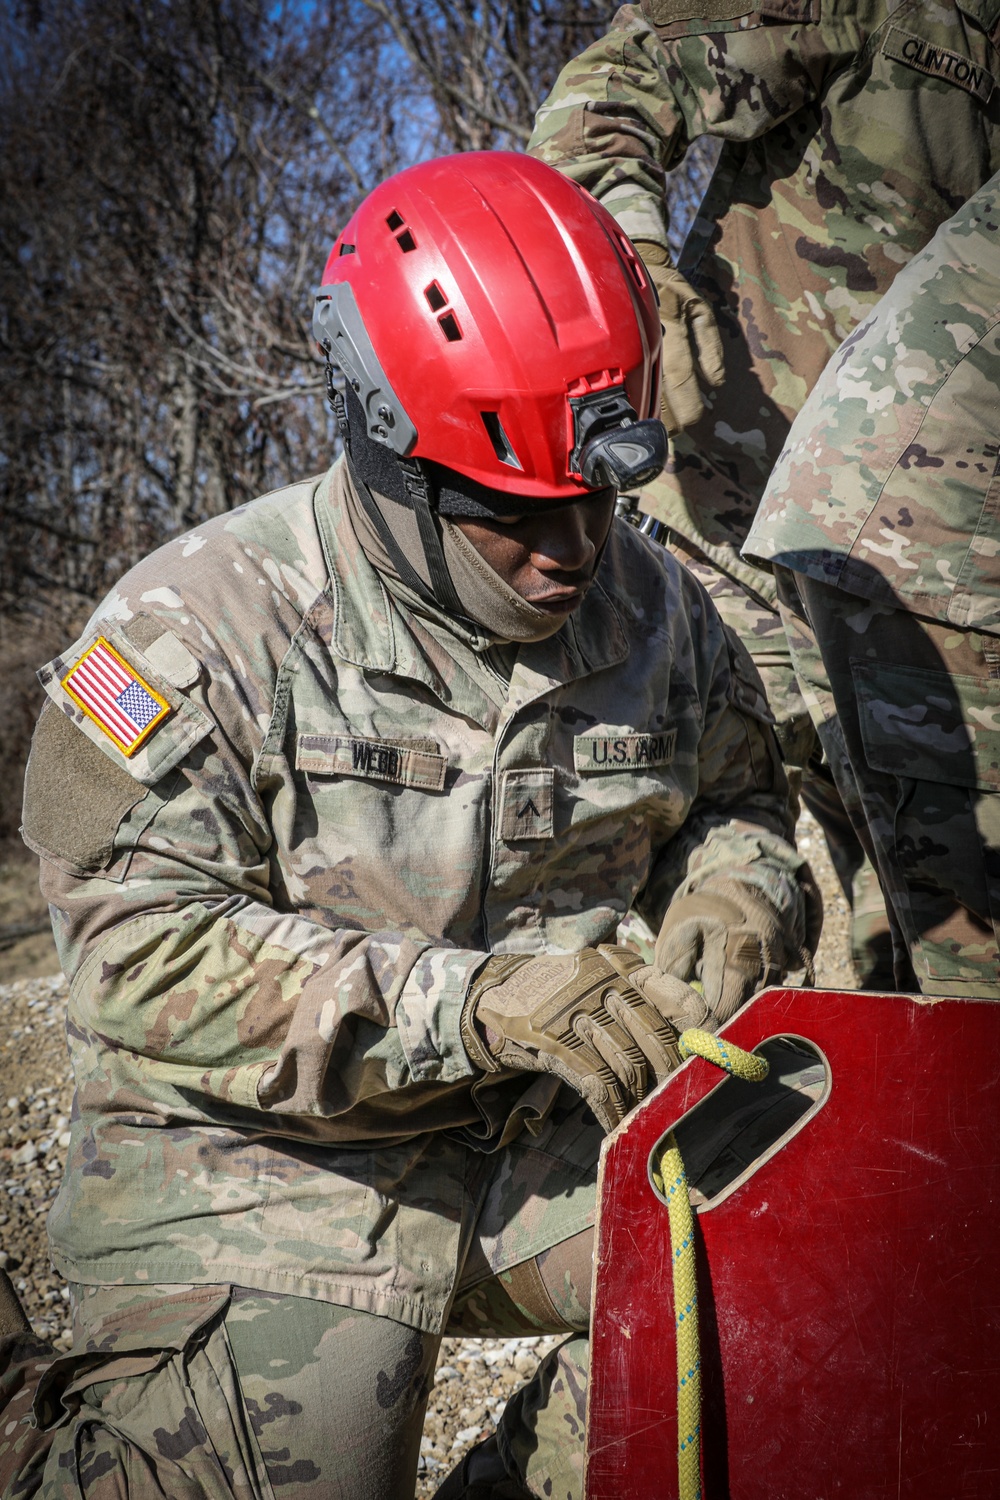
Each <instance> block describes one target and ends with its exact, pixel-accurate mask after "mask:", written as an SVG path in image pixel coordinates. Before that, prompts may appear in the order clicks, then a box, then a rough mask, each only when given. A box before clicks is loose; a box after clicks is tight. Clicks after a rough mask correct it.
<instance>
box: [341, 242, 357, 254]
mask: <svg viewBox="0 0 1000 1500" xmlns="http://www.w3.org/2000/svg"><path fill="white" fill-rule="evenodd" d="M356 248H357V247H356V246H354V245H348V244H347V242H346V241H345V242H344V244H343V245H341V247H340V249H339V251H338V252H337V253H338V255H354V254H355V252H356Z"/></svg>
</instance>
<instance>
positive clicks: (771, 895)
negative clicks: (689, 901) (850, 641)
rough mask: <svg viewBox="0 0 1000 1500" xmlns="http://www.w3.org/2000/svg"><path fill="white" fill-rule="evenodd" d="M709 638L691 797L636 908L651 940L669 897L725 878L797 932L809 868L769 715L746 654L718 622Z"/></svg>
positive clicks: (801, 926)
mask: <svg viewBox="0 0 1000 1500" xmlns="http://www.w3.org/2000/svg"><path fill="white" fill-rule="evenodd" d="M692 587H696V586H695V585H692ZM715 630H716V632H718V634H719V636H720V637H721V649H720V650H719V651H718V653H717V655H716V658H715V661H714V663H713V664H712V668H711V671H710V673H709V674H708V675H707V676H706V677H705V678H703V679H702V683H701V694H702V702H703V712H704V729H703V733H702V738H701V744H700V748H699V768H698V769H699V790H698V796H697V797H696V799H695V802H694V804H693V806H692V808H691V812H690V813H689V815H688V817H687V819H686V821H685V823H684V826H683V827H682V828H681V830H680V831H679V833H677V834H675V835H674V837H673V838H672V839H671V840H670V841H669V843H667V844H666V846H665V848H664V849H663V850H662V851H661V853H660V855H659V857H658V859H657V862H656V864H655V866H654V869H653V872H652V875H651V878H650V880H649V882H648V884H647V887H646V890H645V892H644V893H643V897H642V900H641V903H640V910H641V913H642V915H643V917H644V918H645V919H646V921H647V922H648V923H649V924H650V926H651V928H652V930H653V931H654V932H655V931H656V928H657V926H658V925H659V923H660V921H661V920H662V917H663V913H664V911H665V910H666V908H667V906H668V905H669V904H670V902H671V901H672V900H673V899H674V898H675V897H679V896H684V895H687V894H688V893H689V892H690V891H692V890H694V889H696V888H697V887H698V886H699V885H701V884H702V883H703V882H704V881H705V880H707V879H708V878H709V877H710V876H713V875H718V874H724V875H725V876H726V878H727V879H729V880H740V881H743V882H745V883H746V884H748V885H752V886H754V887H756V888H757V889H758V890H760V891H762V892H763V893H764V894H765V895H766V896H767V898H768V900H769V901H770V902H771V903H772V905H773V906H774V907H775V908H776V910H777V911H778V912H779V913H780V914H781V915H782V916H783V917H785V918H786V919H787V921H788V924H789V929H790V930H793V931H798V930H802V929H803V924H804V920H805V906H804V896H803V891H802V888H801V885H800V880H799V874H800V871H801V872H805V871H807V869H808V867H807V866H806V862H805V860H804V859H803V858H802V856H801V855H799V854H798V853H797V852H796V850H795V847H794V843H793V839H794V827H793V823H792V813H791V804H790V802H789V795H788V783H787V780H786V778H785V772H784V769H783V767H782V764H781V757H780V754H779V751H778V746H777V741H776V740H775V737H774V733H773V730H772V729H771V722H772V721H771V714H770V711H769V709H768V707H767V701H766V699H765V697H764V690H763V687H762V685H761V682H760V679H759V677H758V675H757V670H756V668H755V667H754V665H753V662H752V661H751V659H750V657H749V654H748V653H747V651H746V649H745V648H744V647H743V645H742V644H741V643H740V642H739V641H738V640H737V639H736V637H735V636H734V635H732V634H731V633H730V632H729V631H728V630H723V629H722V628H721V627H720V625H719V622H718V621H716V622H715Z"/></svg>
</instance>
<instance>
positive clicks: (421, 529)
mask: <svg viewBox="0 0 1000 1500" xmlns="http://www.w3.org/2000/svg"><path fill="white" fill-rule="evenodd" d="M331 374H332V372H331V367H330V365H329V364H327V392H328V394H329V398H330V405H331V406H332V407H333V412H334V415H335V417H336V418H337V421H338V423H339V424H340V431H341V435H342V437H343V439H344V453H345V457H346V459H347V467H348V470H349V471H350V475H351V480H352V482H353V484H354V488H355V490H356V491H357V495H358V499H359V500H360V501H361V504H362V505H363V506H364V508H365V513H366V515H367V516H368V518H369V520H370V521H371V523H372V525H373V526H374V528H375V531H376V534H377V535H378V538H379V540H380V541H381V543H382V545H383V547H384V548H385V550H386V552H387V553H388V554H389V556H390V557H391V559H392V561H393V563H394V565H395V567H396V570H397V571H398V573H399V576H400V578H401V579H402V580H403V582H404V583H405V584H406V585H407V587H408V588H411V589H413V591H414V592H415V593H416V594H418V595H419V596H420V598H421V599H425V600H426V601H427V602H428V603H429V604H436V605H438V606H439V608H443V609H446V610H447V611H448V612H449V613H450V614H453V615H455V616H456V617H457V618H458V619H459V620H461V621H463V622H464V623H465V624H468V625H471V626H473V627H474V626H475V624H476V622H475V620H472V619H470V618H469V616H468V614H467V612H466V610H465V609H464V608H463V606H462V603H461V601H460V599H459V597H458V594H457V593H456V591H455V585H454V584H453V583H452V580H451V574H450V573H449V572H448V564H447V562H446V561H445V556H444V548H443V547H442V545H441V535H440V532H439V530H438V521H437V518H436V515H435V508H434V505H433V499H434V495H433V490H432V488H431V484H430V480H429V479H428V477H427V475H426V473H425V472H424V470H423V467H422V466H421V463H420V460H419V459H406V458H399V457H398V456H397V455H396V454H393V455H392V460H391V461H392V462H393V463H394V464H395V466H396V468H397V470H398V472H399V474H400V476H401V478H402V481H403V485H404V487H405V490H406V498H407V501H408V503H409V505H410V508H411V510H412V511H413V514H414V516H415V517H416V520H417V531H418V533H419V536H420V545H421V547H422V549H423V554H424V562H425V563H426V566H427V576H428V578H429V580H430V587H429V588H428V586H427V584H426V583H425V582H424V580H423V578H421V576H420V574H419V573H418V572H417V570H416V568H414V566H413V564H412V563H411V562H410V560H409V558H408V557H407V556H406V554H405V552H404V551H403V550H402V548H401V547H400V545H399V543H398V542H397V541H396V538H395V537H394V536H393V534H392V530H391V528H390V527H389V524H388V522H387V521H386V519H385V516H384V515H383V514H382V511H381V509H380V508H379V505H378V502H377V501H376V499H375V497H374V495H373V494H372V492H371V489H370V488H369V486H368V484H367V482H366V481H365V480H364V479H363V478H362V476H361V474H360V473H359V471H358V465H357V464H356V463H355V461H354V458H353V455H352V453H351V420H350V418H349V416H348V412H347V405H348V403H347V401H346V399H345V397H344V393H343V392H342V391H338V390H337V388H336V386H335V385H334V384H333V380H332V378H331Z"/></svg>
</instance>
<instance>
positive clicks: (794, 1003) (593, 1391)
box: [586, 989, 1000, 1500]
mask: <svg viewBox="0 0 1000 1500" xmlns="http://www.w3.org/2000/svg"><path fill="white" fill-rule="evenodd" d="M782 1032H790V1033H794V1034H797V1035H799V1036H803V1037H806V1038H808V1039H809V1040H811V1041H813V1042H814V1043H815V1044H816V1045H817V1046H818V1047H819V1049H820V1050H821V1051H822V1052H823V1053H824V1054H825V1056H826V1058H827V1060H828V1063H829V1067H830V1070H831V1074H832V1088H831V1091H830V1095H829V1098H828V1100H827V1102H826V1103H825V1105H824V1106H823V1107H822V1108H821V1109H820V1110H819V1111H818V1113H817V1114H816V1115H815V1116H814V1117H813V1118H812V1119H811V1120H810V1121H808V1122H807V1124H806V1125H805V1126H804V1127H803V1129H802V1130H801V1131H800V1132H799V1134H797V1135H795V1136H794V1137H793V1138H792V1139H791V1140H790V1141H789V1142H788V1143H787V1144H786V1145H785V1146H784V1147H783V1148H782V1149H781V1150H780V1151H779V1152H778V1153H777V1154H776V1155H775V1156H774V1157H773V1158H772V1159H771V1160H770V1161H767V1162H765V1163H764V1165H763V1166H762V1167H760V1168H759V1169H758V1170H757V1172H756V1173H755V1174H754V1175H753V1176H752V1177H751V1178H750V1179H749V1180H748V1181H747V1182H745V1183H743V1184H742V1185H741V1186H740V1187H739V1188H737V1189H736V1191H735V1192H734V1193H733V1194H732V1195H731V1196H730V1197H729V1198H727V1199H725V1200H724V1201H723V1202H721V1203H718V1204H717V1205H716V1206H715V1207H713V1208H709V1209H708V1210H703V1211H702V1212H700V1213H699V1214H698V1230H699V1244H698V1262H699V1287H700V1294H701V1312H702V1364H703V1382H704V1391H705V1406H704V1417H703V1471H704V1480H705V1500H833V1497H841V1496H843V1497H850V1500H997V1497H1000V1005H993V1004H990V1003H989V1002H978V1003H977V1002H974V1001H961V1000H942V1001H937V1002H935V1003H933V1004H928V1003H922V1002H919V1001H915V1000H913V999H912V997H907V996H902V995H867V994H840V993H837V992H834V991H823V990H786V989H773V990H768V991H767V992H765V993H764V994H763V995H761V996H759V997H758V999H756V1000H755V1001H753V1002H752V1004H751V1005H749V1006H748V1007H747V1008H746V1009H745V1010H744V1011H742V1012H741V1013H740V1014H739V1015H738V1016H737V1017H736V1018H735V1019H734V1020H733V1021H732V1022H730V1024H729V1025H728V1026H727V1027H725V1029H724V1034H725V1035H726V1036H727V1037H729V1038H731V1039H732V1040H733V1041H734V1042H736V1043H737V1044H738V1045H739V1046H742V1047H746V1048H748V1049H750V1048H753V1047H754V1046H756V1045H757V1044H758V1043H759V1042H761V1041H763V1040H764V1039H765V1038H766V1037H768V1036H774V1035H776V1034H780V1033H782ZM719 1077H720V1075H719V1072H718V1070H717V1069H715V1068H713V1067H712V1066H711V1065H710V1064H709V1063H706V1062H703V1061H702V1060H701V1059H700V1058H695V1059H692V1060H691V1061H690V1062H688V1063H687V1064H685V1066H684V1067H683V1068H682V1069H681V1070H680V1071H679V1072H678V1073H676V1074H675V1075H674V1076H673V1077H672V1078H670V1079H668V1080H667V1082H666V1083H664V1084H663V1085H662V1086H661V1088H660V1089H658V1090H657V1092H656V1093H655V1094H654V1095H653V1096H652V1097H651V1098H650V1099H648V1100H647V1101H646V1103H645V1104H644V1105H643V1106H642V1107H641V1108H640V1109H638V1110H637V1111H636V1112H635V1114H634V1115H633V1116H632V1117H631V1118H630V1119H629V1120H628V1121H626V1122H625V1124H624V1125H623V1126H621V1127H620V1128H619V1129H618V1131H616V1133H615V1134H614V1135H613V1136H612V1137H610V1138H609V1140H608V1142H607V1143H606V1145H605V1149H604V1156H603V1162H602V1184H603V1186H602V1212H601V1219H600V1224H599V1230H598V1273H597V1278H596V1296H595V1307H594V1320H593V1347H592V1376H591V1386H590V1410H589V1417H588V1465H587V1490H586V1493H587V1500H673V1497H675V1496H676V1494H677V1479H676V1459H675V1447H676V1406H675V1402H676V1395H675V1391H676V1375H675V1347H674V1331H673V1301H672V1288H671V1267H670V1239H669V1229H668V1225H667V1213H666V1209H665V1208H664V1207H663V1205H662V1204H661V1203H660V1201H659V1200H658V1198H657V1197H656V1196H655V1195H654V1193H653V1190H652V1188H651V1187H650V1185H649V1180H648V1175H647V1167H648V1161H649V1155H650V1151H651V1150H652V1148H653V1146H654V1145H655V1144H656V1142H657V1141H659V1140H660V1138H661V1137H662V1136H663V1134H664V1132H665V1131H666V1130H667V1129H668V1128H669V1127H670V1126H671V1125H672V1124H673V1123H674V1121H675V1120H677V1119H678V1118H679V1116H680V1115H682V1114H683V1113H684V1112H685V1111H686V1110H687V1109H689V1108H690V1107H691V1105H692V1104H694V1103H696V1102H697V1100H698V1099H700V1098H702V1097H704V1095H705V1094H707V1093H708V1092H709V1091H710V1090H711V1089H712V1088H714V1087H715V1086H716V1085H717V1084H718V1081H719Z"/></svg>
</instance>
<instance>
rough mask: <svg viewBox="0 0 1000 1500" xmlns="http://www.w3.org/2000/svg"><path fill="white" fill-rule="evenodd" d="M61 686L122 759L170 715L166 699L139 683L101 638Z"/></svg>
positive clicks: (120, 657) (135, 673)
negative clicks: (101, 730) (103, 734)
mask: <svg viewBox="0 0 1000 1500" xmlns="http://www.w3.org/2000/svg"><path fill="white" fill-rule="evenodd" d="M62 685H63V687H64V688H65V689H66V691H67V693H68V694H69V696H70V697H71V698H72V699H73V702H74V703H76V704H78V705H79V706H80V708H82V709H83V711H84V713H85V714H86V715H87V717H88V718H89V719H92V720H93V721H94V723H95V724H96V725H97V727H98V729H103V731H104V733H105V734H106V735H107V736H108V739H109V740H112V741H113V742H114V744H116V745H117V746H118V749H119V750H120V751H121V752H122V754H123V755H133V754H134V753H135V752H136V750H138V748H139V746H140V745H141V744H142V742H143V740H145V739H148V737H149V736H150V735H151V734H152V732H153V730H154V729H155V728H156V726H157V724H159V723H160V721H161V720H162V719H165V718H166V716H167V714H168V713H169V712H170V704H169V703H168V702H167V701H166V699H165V698H161V697H160V695H159V693H158V692H156V690H155V689H154V688H151V687H150V685H149V683H148V682H144V681H143V680H142V678H141V677H140V676H139V674H138V672H137V671H136V670H135V669H134V667H130V666H129V664H128V662H127V661H126V660H125V659H124V657H122V656H119V655H118V652H117V651H116V650H115V649H114V647H113V646H111V645H109V644H108V642H107V641H106V640H105V639H104V637H103V635H100V636H98V638H97V640H96V641H95V642H94V644H93V645H92V646H91V648H90V650H89V651H87V652H85V653H84V655H83V656H81V658H80V660H79V661H78V662H77V664H76V666H75V667H74V668H73V670H72V671H71V672H69V673H67V675H66V676H65V677H64V678H63V680H62Z"/></svg>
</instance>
